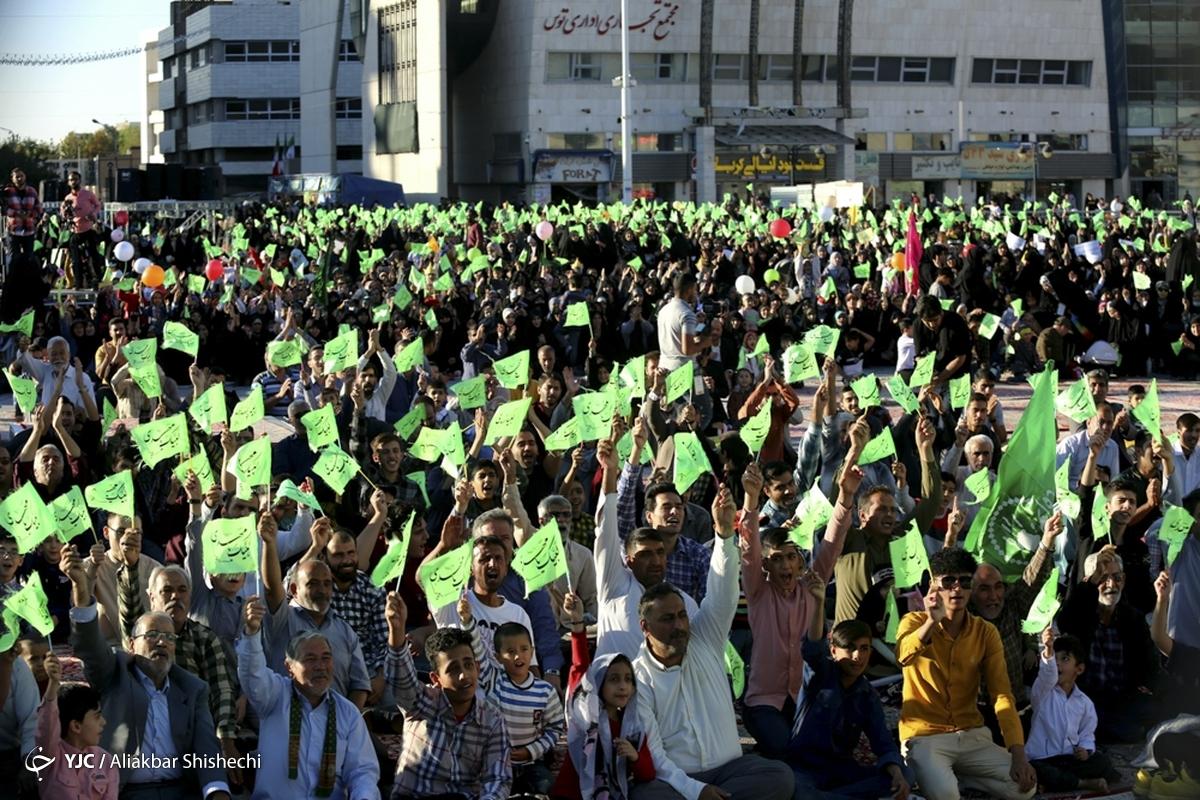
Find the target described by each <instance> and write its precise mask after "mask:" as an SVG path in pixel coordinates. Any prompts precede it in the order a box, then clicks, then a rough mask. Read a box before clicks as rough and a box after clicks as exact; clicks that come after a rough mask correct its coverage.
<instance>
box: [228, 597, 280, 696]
mask: <svg viewBox="0 0 1200 800" xmlns="http://www.w3.org/2000/svg"><path fill="white" fill-rule="evenodd" d="M266 612H267V609H266V607H265V606H264V605H263V604H262V602H261V601H260V600H259V598H258V595H254V596H253V597H250V598H247V600H246V608H245V611H244V614H243V619H244V627H243V630H242V634H243V635H242V636H239V637H238V642H237V654H238V666H237V672H238V681H239V682H240V683H241V685H242V691H244V692H245V693H246V698H247V699H248V700H249V701H250V705H251V707H253V708H254V710H255V711H257V712H258V714H259V716H260V717H262V716H265V715H267V714H269V713H270V712H271V711H272V710H273V709H275V708H276V707H277V706H278V705H279V701H280V698H281V697H282V696H283V682H282V681H280V680H278V676H277V675H276V673H274V672H272V671H271V670H269V669H267V657H266V655H265V654H264V653H263V646H262V622H263V617H264V616H265V615H266Z"/></svg>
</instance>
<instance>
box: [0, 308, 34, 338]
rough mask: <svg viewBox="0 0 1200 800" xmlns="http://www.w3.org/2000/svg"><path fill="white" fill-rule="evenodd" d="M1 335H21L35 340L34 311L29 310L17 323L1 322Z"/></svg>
mask: <svg viewBox="0 0 1200 800" xmlns="http://www.w3.org/2000/svg"><path fill="white" fill-rule="evenodd" d="M0 333H21V334H24V335H25V336H28V337H30V338H33V309H32V308H31V309H29V310H28V311H26V312H25V313H24V314H22V315H21V318H20V319H19V320H17V321H16V322H14V323H12V324H9V323H7V322H0Z"/></svg>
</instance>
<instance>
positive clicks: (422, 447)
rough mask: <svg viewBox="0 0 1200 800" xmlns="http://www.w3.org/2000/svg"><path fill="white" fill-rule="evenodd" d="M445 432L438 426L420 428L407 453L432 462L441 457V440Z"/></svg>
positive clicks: (443, 438) (444, 436)
mask: <svg viewBox="0 0 1200 800" xmlns="http://www.w3.org/2000/svg"><path fill="white" fill-rule="evenodd" d="M445 438H446V432H445V431H444V430H441V429H440V428H421V431H420V433H418V434H417V440H416V441H415V442H413V443H412V447H410V448H409V454H410V455H412V457H413V458H418V459H420V460H421V461H427V462H429V463H431V464H432V463H433V462H435V461H438V460H439V459H440V458H441V457H442V442H443V441H444V440H445Z"/></svg>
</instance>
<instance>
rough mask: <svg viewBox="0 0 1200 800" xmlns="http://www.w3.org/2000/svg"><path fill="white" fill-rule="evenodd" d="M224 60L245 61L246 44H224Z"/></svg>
mask: <svg viewBox="0 0 1200 800" xmlns="http://www.w3.org/2000/svg"><path fill="white" fill-rule="evenodd" d="M225 60H226V61H245V60H246V43H245V42H225Z"/></svg>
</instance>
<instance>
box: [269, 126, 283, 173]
mask: <svg viewBox="0 0 1200 800" xmlns="http://www.w3.org/2000/svg"><path fill="white" fill-rule="evenodd" d="M281 159H282V154H281V152H280V150H279V134H275V151H274V153H273V154H272V156H271V162H272V163H271V175H272V176H273V177H278V176H280V175H282V174H283V163H282V160H281Z"/></svg>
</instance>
